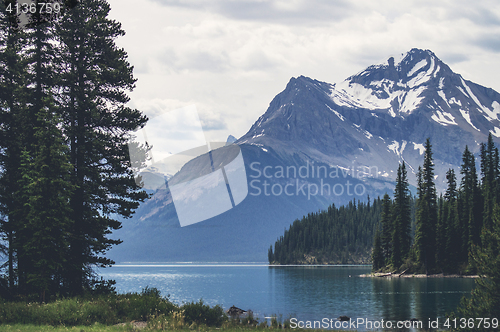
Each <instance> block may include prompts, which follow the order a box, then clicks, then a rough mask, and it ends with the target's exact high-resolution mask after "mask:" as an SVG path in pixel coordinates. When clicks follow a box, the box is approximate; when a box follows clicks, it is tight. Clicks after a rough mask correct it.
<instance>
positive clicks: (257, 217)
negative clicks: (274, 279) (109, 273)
mask: <svg viewBox="0 0 500 332" xmlns="http://www.w3.org/2000/svg"><path fill="white" fill-rule="evenodd" d="M499 114H500V94H499V93H497V92H496V91H494V90H492V89H489V88H486V87H483V86H481V85H478V84H476V83H473V82H470V81H468V80H466V79H465V78H463V77H462V76H461V75H459V74H457V73H454V72H453V71H452V70H451V69H450V67H449V66H447V65H446V64H445V63H443V62H442V61H441V60H440V59H439V58H438V57H437V56H436V55H435V54H434V53H432V52H431V51H428V50H420V49H412V50H411V51H409V52H408V53H406V54H402V55H401V56H399V57H398V58H397V59H396V58H394V57H390V58H389V59H388V60H387V61H386V62H384V63H382V64H378V65H373V66H370V67H368V68H366V69H365V70H363V71H361V72H360V73H358V74H356V75H353V76H351V77H348V78H347V79H346V80H344V81H343V82H340V83H336V84H331V83H326V82H320V81H317V80H314V79H311V78H307V77H303V76H300V77H298V78H292V79H291V80H290V81H289V83H288V84H287V86H286V88H285V89H284V90H283V91H282V92H281V93H279V94H278V95H277V96H276V97H275V98H274V99H273V100H272V101H271V103H270V105H269V108H268V109H267V111H266V112H265V113H264V114H263V115H262V116H261V117H260V118H259V119H258V120H257V121H256V122H255V123H254V124H253V126H252V127H251V128H250V130H249V131H248V132H247V133H246V134H245V135H244V136H242V137H241V138H239V139H238V140H237V141H236V142H235V144H237V145H238V146H239V147H240V148H241V151H242V154H243V159H244V164H245V168H246V174H247V180H248V186H249V194H248V195H247V196H246V198H245V199H244V200H243V201H242V202H241V203H240V204H239V205H237V206H235V207H233V208H232V209H230V210H228V211H227V212H225V213H222V214H220V215H218V216H216V217H213V218H211V219H208V220H206V221H203V222H200V223H197V224H194V225H191V226H188V227H180V226H179V219H178V218H177V215H176V210H175V208H174V204H173V201H172V196H171V194H170V192H169V191H168V188H167V190H163V191H161V192H157V193H156V194H155V195H154V196H153V198H152V199H150V200H148V201H146V202H145V203H143V204H142V205H141V206H140V208H139V209H138V211H137V213H136V215H135V216H134V217H133V219H132V220H131V221H124V224H123V229H122V230H119V231H118V232H117V233H116V236H117V237H120V238H121V239H122V240H124V243H123V244H121V245H120V246H118V247H117V248H116V249H113V251H112V252H111V258H112V259H115V260H117V261H266V259H267V256H266V255H267V249H268V248H269V245H270V244H271V243H274V241H275V240H276V239H277V237H278V236H280V235H282V234H283V229H284V228H285V227H288V226H289V225H290V223H292V222H293V220H294V219H296V218H301V217H302V216H303V215H304V214H307V213H310V212H315V211H318V210H319V209H322V208H325V207H327V206H328V205H329V204H331V203H332V202H334V203H335V204H337V205H338V204H344V203H346V202H348V201H351V200H352V199H358V200H365V199H366V198H367V195H370V197H372V198H373V197H377V196H382V195H383V194H384V193H385V192H388V193H389V194H392V192H393V190H394V183H393V181H394V179H395V175H396V174H395V173H396V171H397V167H398V165H399V163H401V162H402V161H405V162H406V163H407V165H408V169H409V173H408V178H409V181H410V184H413V185H415V184H416V177H415V174H414V173H416V170H417V169H418V166H419V165H422V162H423V153H424V143H425V140H426V139H427V138H430V140H431V143H432V145H433V153H434V154H433V157H434V162H435V174H436V184H437V187H438V190H440V191H442V190H444V188H445V173H446V171H447V170H448V169H449V168H454V169H455V170H456V171H457V174H459V166H460V164H461V157H462V153H463V151H464V148H465V146H466V145H468V147H469V149H470V150H471V151H473V152H474V153H476V155H477V153H478V152H479V144H480V143H481V142H486V140H487V137H488V134H489V133H491V134H493V135H494V139H495V141H496V142H497V143H498V142H499V141H500V140H499V137H500V120H499ZM232 140H233V139H232V138H229V139H228V142H230V141H232ZM224 158H225V157H224V154H223V153H222V154H220V158H219V157H218V159H219V161H217V160H216V159H217V158H214V159H213V164H214V165H212V167H214V166H215V167H217V164H219V165H221V164H224V163H225V162H226V161H224ZM228 158H229V157H228ZM226 159H227V158H226ZM297 170H298V171H297ZM359 170H361V176H359V174H360V172H359ZM203 172H206V170H204V169H203V168H202V166H201V159H193V160H192V161H190V162H189V163H187V164H186V165H185V166H184V167H183V168H182V169H181V171H180V172H179V173H177V174H175V175H174V176H173V177H172V179H169V181H168V182H169V183H171V182H172V183H174V182H175V181H176V179H177V180H180V179H186V178H189V179H193V178H196V177H197V176H198V175H201V174H204V173H203ZM349 186H350V187H349ZM311 188H312V190H313V191H314V190H316V194H314V195H308V193H309V194H311V193H312V191H311ZM356 188H358V189H359V188H361V189H363V190H359V192H357V193H356V192H355V193H354V194H352V190H353V189H354V191H355V189H356ZM308 190H309V191H308ZM349 190H351V193H349ZM320 191H321V193H320ZM193 194H194V192H193ZM193 208H196V207H193Z"/></svg>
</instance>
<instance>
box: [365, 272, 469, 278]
mask: <svg viewBox="0 0 500 332" xmlns="http://www.w3.org/2000/svg"><path fill="white" fill-rule="evenodd" d="M359 277H361V278H469V279H476V278H479V276H478V275H463V274H443V273H438V274H404V272H403V273H401V274H399V273H393V272H391V273H379V272H377V273H370V274H360V275H359Z"/></svg>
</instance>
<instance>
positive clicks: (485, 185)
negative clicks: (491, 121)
mask: <svg viewBox="0 0 500 332" xmlns="http://www.w3.org/2000/svg"><path fill="white" fill-rule="evenodd" d="M481 174H482V178H481V187H482V188H481V189H482V193H483V202H484V208H483V225H484V226H485V227H488V228H491V225H492V220H493V206H494V205H495V203H496V202H497V194H498V193H497V185H498V176H499V165H498V150H497V149H496V148H495V143H494V142H493V136H492V135H491V133H490V134H489V135H488V142H487V143H486V144H484V143H481ZM477 231H478V230H477ZM477 231H476V234H474V238H475V239H473V242H477V237H478V234H477ZM474 240H475V241H474Z"/></svg>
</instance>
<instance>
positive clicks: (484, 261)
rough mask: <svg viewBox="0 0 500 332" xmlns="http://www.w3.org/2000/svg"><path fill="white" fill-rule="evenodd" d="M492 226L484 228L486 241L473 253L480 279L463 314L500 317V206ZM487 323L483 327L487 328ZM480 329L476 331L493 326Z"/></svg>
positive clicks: (463, 307) (462, 306)
mask: <svg viewBox="0 0 500 332" xmlns="http://www.w3.org/2000/svg"><path fill="white" fill-rule="evenodd" d="M492 222H493V223H492V228H491V229H490V228H484V230H483V233H482V238H483V243H487V244H488V245H485V246H483V247H482V248H480V247H476V250H474V251H473V254H472V255H471V257H472V259H473V260H474V265H475V266H476V268H477V274H478V275H479V278H478V279H477V280H476V287H475V289H474V290H473V291H472V296H471V297H470V298H463V299H462V302H461V306H460V307H459V312H460V314H461V315H462V317H472V318H477V317H482V318H490V319H491V318H498V317H500V207H499V206H498V205H497V206H495V208H494V213H493V221H492ZM483 327H484V325H483V326H482V327H481V328H483ZM481 328H476V329H474V331H483V330H484V331H486V330H490V329H486V328H483V329H481Z"/></svg>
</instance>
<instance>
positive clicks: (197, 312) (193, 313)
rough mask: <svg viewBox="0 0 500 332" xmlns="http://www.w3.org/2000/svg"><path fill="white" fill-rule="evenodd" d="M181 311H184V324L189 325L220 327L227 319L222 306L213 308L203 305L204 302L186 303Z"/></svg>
mask: <svg viewBox="0 0 500 332" xmlns="http://www.w3.org/2000/svg"><path fill="white" fill-rule="evenodd" d="M181 309H182V310H183V311H184V322H185V323H186V324H187V325H191V324H192V323H196V324H197V325H206V326H217V327H220V326H221V325H222V323H223V322H224V321H225V320H226V319H227V317H226V315H225V313H224V310H223V309H222V307H221V306H220V305H216V306H215V307H212V308H211V307H210V306H209V305H206V304H203V300H200V301H199V302H191V303H186V304H184V305H183V306H182V307H181Z"/></svg>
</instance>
